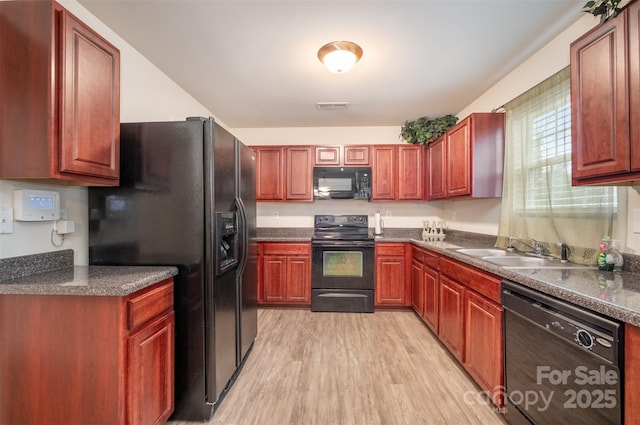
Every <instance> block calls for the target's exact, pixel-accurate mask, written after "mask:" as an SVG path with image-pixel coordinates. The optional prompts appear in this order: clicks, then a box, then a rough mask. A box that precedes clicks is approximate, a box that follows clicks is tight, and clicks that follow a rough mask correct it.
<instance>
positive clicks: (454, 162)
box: [445, 117, 471, 196]
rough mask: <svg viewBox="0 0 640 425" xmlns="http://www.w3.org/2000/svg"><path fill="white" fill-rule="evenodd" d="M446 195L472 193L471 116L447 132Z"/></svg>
mask: <svg viewBox="0 0 640 425" xmlns="http://www.w3.org/2000/svg"><path fill="white" fill-rule="evenodd" d="M445 148H446V153H445V161H446V162H445V168H446V170H447V171H446V183H445V187H446V196H464V195H470V194H471V117H468V118H467V119H465V120H463V121H461V122H460V123H458V124H456V126H455V127H453V128H452V129H451V130H449V131H448V132H447V134H446V145H445Z"/></svg>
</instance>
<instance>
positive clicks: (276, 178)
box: [252, 146, 284, 201]
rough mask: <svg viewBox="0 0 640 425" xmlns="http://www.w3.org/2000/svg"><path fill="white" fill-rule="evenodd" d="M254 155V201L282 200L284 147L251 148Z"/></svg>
mask: <svg viewBox="0 0 640 425" xmlns="http://www.w3.org/2000/svg"><path fill="white" fill-rule="evenodd" d="M252 149H253V150H254V152H255V153H256V200H258V201H283V200H284V147H282V146H253V147H252Z"/></svg>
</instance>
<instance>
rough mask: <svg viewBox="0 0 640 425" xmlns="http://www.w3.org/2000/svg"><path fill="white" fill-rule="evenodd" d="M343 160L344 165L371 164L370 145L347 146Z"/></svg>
mask: <svg viewBox="0 0 640 425" xmlns="http://www.w3.org/2000/svg"><path fill="white" fill-rule="evenodd" d="M343 162H344V165H369V146H366V145H365V146H362V145H353V146H345V147H344V158H343Z"/></svg>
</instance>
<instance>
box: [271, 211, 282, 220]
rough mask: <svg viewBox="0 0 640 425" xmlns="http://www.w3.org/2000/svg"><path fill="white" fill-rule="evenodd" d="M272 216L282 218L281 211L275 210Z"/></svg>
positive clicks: (276, 218)
mask: <svg viewBox="0 0 640 425" xmlns="http://www.w3.org/2000/svg"><path fill="white" fill-rule="evenodd" d="M271 217H273V218H274V219H275V220H278V219H279V218H280V213H279V212H278V211H274V212H273V214H271Z"/></svg>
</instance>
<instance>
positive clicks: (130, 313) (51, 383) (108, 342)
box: [0, 279, 174, 425]
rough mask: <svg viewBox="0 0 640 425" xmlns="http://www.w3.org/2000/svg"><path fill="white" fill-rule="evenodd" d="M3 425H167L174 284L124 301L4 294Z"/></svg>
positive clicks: (0, 328)
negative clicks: (165, 423) (164, 424)
mask: <svg viewBox="0 0 640 425" xmlns="http://www.w3.org/2000/svg"><path fill="white" fill-rule="evenodd" d="M0 338H1V341H2V343H1V344H0V371H1V373H0V424H43V425H46V424H51V425H54V424H65V425H86V424H126V425H137V424H145V425H148V424H163V423H164V422H165V421H166V420H167V419H168V418H169V416H170V415H171V413H172V412H173V408H174V404H173V403H174V402H173V400H174V379H173V370H174V313H173V279H168V280H165V281H163V282H160V283H158V284H156V285H153V286H152V287H149V288H146V289H144V290H141V291H139V292H136V293H134V294H131V295H129V296H124V297H112V296H70V295H64V296H56V295H1V296H0Z"/></svg>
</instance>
